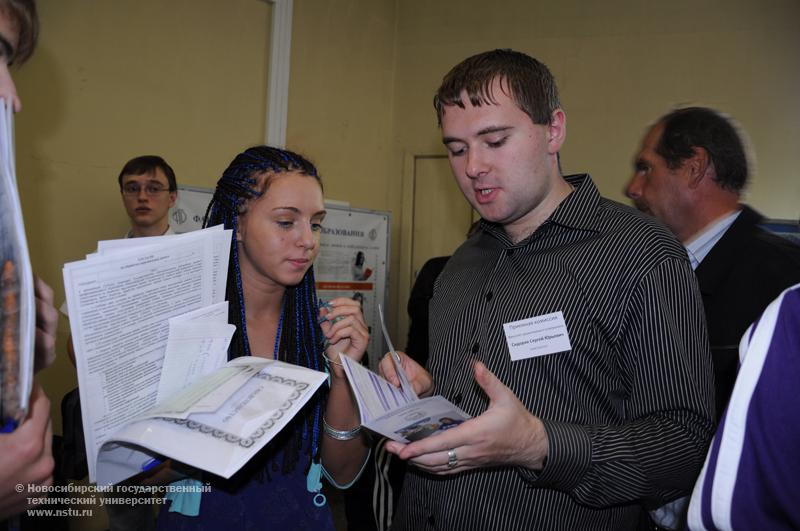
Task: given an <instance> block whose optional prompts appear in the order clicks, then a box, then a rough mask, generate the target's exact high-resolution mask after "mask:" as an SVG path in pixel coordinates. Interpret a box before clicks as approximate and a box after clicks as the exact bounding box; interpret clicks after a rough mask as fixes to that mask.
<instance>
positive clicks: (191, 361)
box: [157, 302, 236, 403]
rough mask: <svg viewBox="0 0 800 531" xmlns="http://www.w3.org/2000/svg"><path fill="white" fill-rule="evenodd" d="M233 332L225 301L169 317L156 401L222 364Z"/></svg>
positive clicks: (226, 358) (225, 358) (225, 359)
mask: <svg viewBox="0 0 800 531" xmlns="http://www.w3.org/2000/svg"><path fill="white" fill-rule="evenodd" d="M235 331H236V327H235V326H234V325H231V324H228V303H227V302H221V303H219V304H215V305H212V306H209V307H207V308H201V309H200V310H197V311H194V312H190V313H188V314H185V315H181V316H178V317H173V318H172V319H170V320H169V336H168V338H167V348H166V351H165V353H164V364H163V365H162V367H161V379H160V381H159V384H158V398H157V401H158V402H159V403H161V402H163V401H164V400H166V399H167V398H169V397H170V395H174V394H175V393H177V392H178V391H180V390H181V389H184V388H185V387H187V386H188V385H190V384H192V383H193V382H194V381H195V380H197V379H198V378H200V377H202V376H205V375H206V374H209V373H211V372H212V371H214V370H216V369H218V368H220V367H222V366H223V365H225V363H227V361H228V345H229V344H230V341H231V337H232V336H233V333H234V332H235Z"/></svg>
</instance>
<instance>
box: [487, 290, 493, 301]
mask: <svg viewBox="0 0 800 531" xmlns="http://www.w3.org/2000/svg"><path fill="white" fill-rule="evenodd" d="M486 300H487V301H490V300H492V292H491V291H490V292H489V293H487V294H486Z"/></svg>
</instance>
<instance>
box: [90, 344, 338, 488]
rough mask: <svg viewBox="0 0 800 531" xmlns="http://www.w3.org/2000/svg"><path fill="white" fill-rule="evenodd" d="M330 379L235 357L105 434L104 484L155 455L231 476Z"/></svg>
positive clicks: (100, 474)
mask: <svg viewBox="0 0 800 531" xmlns="http://www.w3.org/2000/svg"><path fill="white" fill-rule="evenodd" d="M326 379H327V375H326V374H325V373H323V372H319V371H314V370H311V369H306V368H305V367H299V366H297V365H291V364H289V363H284V362H281V361H275V360H267V359H264V358H254V357H241V358H236V359H233V360H231V361H230V362H228V363H227V364H226V365H225V366H223V367H221V368H219V369H217V370H215V371H213V372H212V373H210V374H208V375H206V376H203V377H201V378H200V379H199V380H197V381H195V382H194V383H193V384H192V385H190V386H189V387H186V388H184V389H183V390H182V391H180V392H178V393H177V394H174V395H171V397H170V398H169V399H168V400H165V401H164V402H159V403H158V404H157V405H156V406H155V407H153V408H152V409H150V410H148V411H146V412H144V413H142V414H141V415H139V417H138V418H137V419H135V420H133V421H131V422H129V423H127V424H126V425H125V426H123V427H122V428H121V429H119V430H117V431H116V432H115V433H114V434H113V435H112V436H111V437H110V438H108V439H106V440H105V441H104V442H103V444H102V446H101V448H100V450H99V453H98V457H97V483H98V484H99V485H108V484H114V483H118V482H120V481H122V480H124V479H127V478H129V477H131V476H133V475H135V474H138V473H139V472H141V471H143V470H146V469H147V468H148V467H149V465H150V464H151V463H152V462H153V453H154V454H159V455H163V456H166V457H171V458H173V459H177V460H179V461H181V462H182V463H186V464H187V465H191V466H193V467H195V468H199V469H202V470H206V471H208V472H211V473H214V474H217V475H219V476H222V477H225V478H229V477H231V476H232V475H233V474H234V473H235V472H236V471H237V470H239V469H240V468H241V467H242V466H244V465H245V463H247V462H248V461H249V460H250V459H251V458H252V457H253V456H254V455H255V454H256V453H258V451H259V450H261V449H262V448H263V447H264V446H265V445H266V444H267V443H268V442H269V441H270V440H272V438H273V437H275V436H276V435H277V434H278V433H279V432H280V431H281V430H282V429H283V428H284V427H285V426H286V424H287V423H288V422H289V421H290V420H291V419H292V418H293V417H294V416H295V415H296V414H297V413H298V412H299V411H300V409H301V408H302V407H303V406H304V405H305V404H306V402H308V400H309V399H310V398H311V397H312V396H313V395H314V393H315V392H316V390H317V389H318V388H319V387H320V385H322V384H323V383H324V382H325V381H326ZM142 448H144V449H147V450H148V451H149V452H146V451H141V449H142Z"/></svg>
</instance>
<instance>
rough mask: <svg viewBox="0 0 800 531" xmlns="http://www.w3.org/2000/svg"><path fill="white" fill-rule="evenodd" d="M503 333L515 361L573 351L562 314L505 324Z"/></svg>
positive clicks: (557, 313) (554, 313) (551, 314)
mask: <svg viewBox="0 0 800 531" xmlns="http://www.w3.org/2000/svg"><path fill="white" fill-rule="evenodd" d="M503 331H504V332H505V334H506V343H507V344H508V351H509V352H510V353H511V359H512V360H514V361H517V360H524V359H527V358H533V357H535V356H544V355H547V354H554V353H556V352H565V351H568V350H572V345H571V344H570V341H569V332H568V331H567V323H566V322H565V321H564V314H563V313H562V312H553V313H548V314H547V315H538V316H536V317H531V318H530V319H521V320H519V321H514V322H513V323H504V324H503Z"/></svg>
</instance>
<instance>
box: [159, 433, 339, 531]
mask: <svg viewBox="0 0 800 531" xmlns="http://www.w3.org/2000/svg"><path fill="white" fill-rule="evenodd" d="M293 425H294V423H292V424H290V425H289V426H287V427H286V428H287V429H286V430H285V432H286V433H287V434H289V433H292V431H293V430H292V428H293V427H295V426H293ZM296 429H302V428H296ZM287 442H289V439H288V438H287V437H280V436H279V437H278V438H277V439H276V440H273V441H271V442H270V443H269V444H268V445H267V446H266V447H265V448H264V449H262V450H261V452H259V453H258V454H257V455H256V456H255V457H254V458H253V459H251V460H250V462H249V463H248V464H247V465H245V466H244V467H243V468H242V469H241V470H240V471H239V472H237V473H236V474H235V475H233V476H232V477H231V479H229V480H225V479H222V478H218V477H216V476H214V479H211V480H209V478H204V480H203V482H204V483H210V484H211V491H210V492H203V494H202V498H201V501H200V514H199V516H184V515H182V514H179V513H174V512H169V503H167V505H164V506H162V509H161V512H160V514H159V515H158V521H157V528H158V529H164V530H170V531H171V530H183V529H187V530H189V529H191V530H204V529H207V530H209V531H218V530H220V529H222V530H227V531H247V530H250V529H258V530H263V529H275V530H279V531H289V530H294V529H313V530H314V531H326V530H329V531H334V529H335V528H334V525H333V516H332V514H331V510H330V507H329V506H328V505H327V504H325V505H323V506H322V507H317V506H316V505H314V493H311V492H308V490H307V488H306V472H307V471H308V468H309V464H310V461H311V457H310V456H309V455H308V452H307V447H306V449H304V451H302V452H301V453H300V457H299V459H298V462H297V463H296V464H295V466H294V470H292V471H291V472H289V473H287V474H284V473H283V472H281V466H282V464H283V449H284V448H285V446H286V444H287ZM306 444H309V443H308V442H306ZM276 450H277V453H276ZM273 463H274V465H273ZM276 469H277V470H276Z"/></svg>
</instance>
